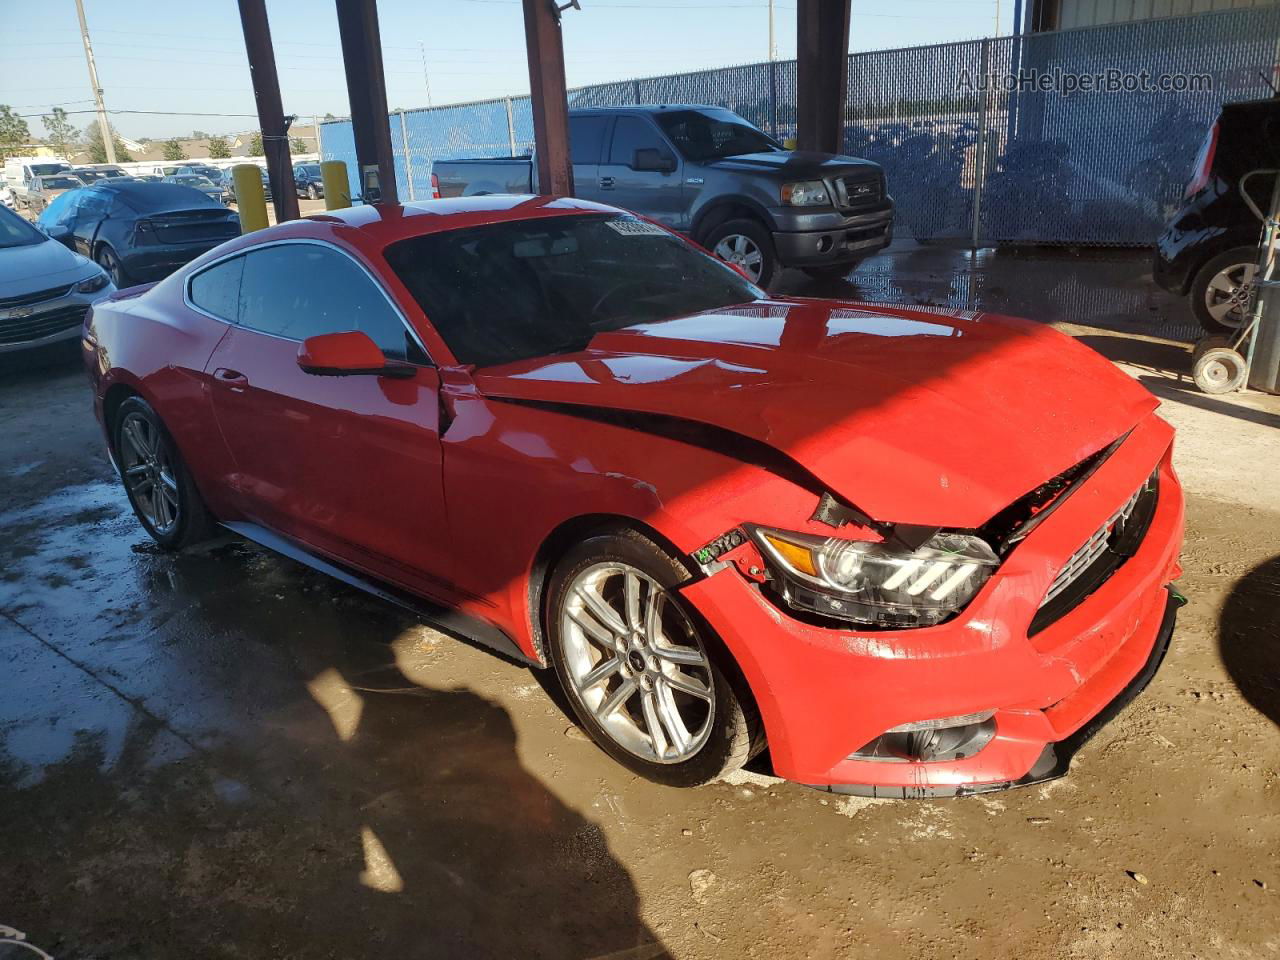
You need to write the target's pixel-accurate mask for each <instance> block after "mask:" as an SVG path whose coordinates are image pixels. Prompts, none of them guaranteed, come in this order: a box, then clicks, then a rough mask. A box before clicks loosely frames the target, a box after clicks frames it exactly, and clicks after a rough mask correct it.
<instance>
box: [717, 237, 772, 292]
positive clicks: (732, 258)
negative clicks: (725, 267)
mask: <svg viewBox="0 0 1280 960" xmlns="http://www.w3.org/2000/svg"><path fill="white" fill-rule="evenodd" d="M712 253H714V254H715V255H716V256H717V257H719V258H720V259H721V260H723V261H725V262H726V263H732V264H735V265H737V266H739V267H742V269H743V270H745V271H747V274H748V275H749V276H750V277H751V282H752V283H757V282H759V280H760V271H761V270H763V269H764V254H763V253H761V252H760V248H759V247H758V246H756V243H755V241H754V240H752V239H751V238H750V237H748V236H744V235H743V234H741V233H731V234H729V235H728V236H727V237H725V238H723V239H722V240H721V241H720V242H719V243H717V244H716V248H715V250H713V251H712Z"/></svg>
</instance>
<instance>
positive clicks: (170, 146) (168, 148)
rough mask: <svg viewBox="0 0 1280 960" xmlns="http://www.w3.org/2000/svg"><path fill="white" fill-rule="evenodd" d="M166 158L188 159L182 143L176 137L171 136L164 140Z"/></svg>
mask: <svg viewBox="0 0 1280 960" xmlns="http://www.w3.org/2000/svg"><path fill="white" fill-rule="evenodd" d="M164 158H165V159H166V160H185V159H187V154H186V151H184V150H183V149H182V144H180V143H179V142H178V141H177V139H176V138H171V139H169V140H166V141H165V142H164Z"/></svg>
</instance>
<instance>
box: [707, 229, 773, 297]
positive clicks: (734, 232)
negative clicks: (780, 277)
mask: <svg viewBox="0 0 1280 960" xmlns="http://www.w3.org/2000/svg"><path fill="white" fill-rule="evenodd" d="M703 245H704V246H705V247H706V248H707V249H708V250H710V251H711V252H712V253H714V254H715V255H716V256H717V257H719V258H720V259H721V260H723V261H725V262H726V263H732V264H733V265H735V266H737V267H741V268H742V270H743V271H744V272H745V273H746V274H747V276H748V277H750V278H751V282H752V283H756V284H759V285H760V286H762V287H766V288H767V287H768V286H769V284H770V283H772V282H773V278H774V276H775V274H777V272H778V254H777V251H775V250H774V248H773V237H771V236H769V231H768V230H766V229H765V227H764V224H762V223H760V222H758V221H756V220H747V219H745V218H743V219H741V220H728V221H726V222H725V223H722V224H720V225H719V226H718V227H715V228H714V229H712V231H711V232H710V233H708V234H707V238H706V241H705V242H704V244H703Z"/></svg>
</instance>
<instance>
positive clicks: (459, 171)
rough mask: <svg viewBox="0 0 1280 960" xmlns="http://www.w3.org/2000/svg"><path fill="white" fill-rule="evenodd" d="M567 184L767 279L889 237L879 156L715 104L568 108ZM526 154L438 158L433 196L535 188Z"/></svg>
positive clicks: (826, 269) (820, 265)
mask: <svg viewBox="0 0 1280 960" xmlns="http://www.w3.org/2000/svg"><path fill="white" fill-rule="evenodd" d="M569 139H570V149H571V151H572V159H573V181H574V195H575V196H577V197H580V198H582V199H585V200H597V201H599V202H601V203H608V204H611V205H613V206H617V207H624V208H626V209H628V210H632V211H634V212H636V213H639V214H642V215H644V216H646V217H650V218H652V219H654V220H656V221H658V222H659V223H663V224H665V225H666V226H668V227H670V228H672V229H673V230H677V231H679V232H681V233H684V234H686V235H688V236H689V237H691V238H692V239H693V240H695V241H697V242H698V243H700V244H702V245H703V246H704V247H706V248H707V249H708V250H711V251H712V252H713V253H715V254H716V255H717V256H719V257H721V258H722V259H724V260H728V261H729V262H731V263H736V264H738V265H740V266H741V267H743V268H744V269H745V270H746V272H747V273H748V274H750V276H751V278H752V279H753V280H755V281H756V282H757V283H759V284H760V285H761V286H768V285H769V283H770V281H771V280H773V278H774V277H775V276H776V275H777V272H778V269H779V268H780V267H799V268H800V269H802V270H804V271H806V272H807V273H809V274H811V275H814V276H840V275H844V274H847V273H848V272H849V270H850V269H851V268H852V267H853V265H854V264H855V263H857V262H858V261H859V260H861V259H863V258H864V257H867V256H870V255H871V254H873V253H875V252H876V251H877V250H880V249H881V248H883V247H885V246H888V244H889V241H890V240H892V238H893V200H892V198H891V197H890V196H889V195H888V192H887V190H886V188H885V180H884V172H883V171H882V170H881V169H880V166H879V165H878V164H875V163H872V162H870V161H869V160H859V159H856V158H854V157H841V156H833V155H832V154H828V153H805V152H796V151H789V150H785V149H784V148H783V147H782V145H781V144H779V143H778V142H777V141H775V140H773V139H772V138H771V137H769V136H767V135H765V134H764V133H762V132H761V131H760V130H758V129H756V128H755V127H753V126H752V125H751V124H749V123H748V122H747V121H746V120H743V119H742V118H741V117H740V116H738V115H737V114H736V113H733V112H732V111H730V110H726V109H723V108H721V107H706V106H689V105H679V106H676V105H670V106H636V107H613V108H600V109H592V110H574V111H571V112H570V114H569ZM535 169H536V167H535V164H534V163H533V160H532V158H530V157H516V158H502V159H493V160H437V161H436V162H435V164H434V166H433V168H432V172H433V174H434V175H435V177H436V180H437V184H438V189H439V192H440V196H442V197H460V196H475V195H479V194H486V193H517V194H521V193H533V192H535V187H536V184H535V183H534V182H533V180H534V177H535V176H536V174H535Z"/></svg>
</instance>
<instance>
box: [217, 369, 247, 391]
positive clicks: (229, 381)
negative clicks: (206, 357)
mask: <svg viewBox="0 0 1280 960" xmlns="http://www.w3.org/2000/svg"><path fill="white" fill-rule="evenodd" d="M213 379H214V380H216V381H218V383H223V384H226V385H227V386H228V387H230V388H231V389H232V390H233V391H235V392H236V393H243V392H244V388H245V387H247V386H248V385H249V378H248V377H246V376H245V375H244V374H243V373H241V372H240V371H239V370H229V369H227V368H226V367H219V368H218V369H217V370H215V371H213Z"/></svg>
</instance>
